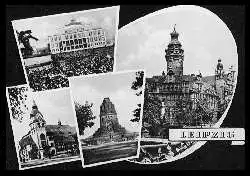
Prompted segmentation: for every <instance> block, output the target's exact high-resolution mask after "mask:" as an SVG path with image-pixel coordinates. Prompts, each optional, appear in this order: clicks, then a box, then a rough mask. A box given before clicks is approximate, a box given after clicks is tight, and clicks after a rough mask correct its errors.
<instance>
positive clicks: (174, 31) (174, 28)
mask: <svg viewBox="0 0 250 176" xmlns="http://www.w3.org/2000/svg"><path fill="white" fill-rule="evenodd" d="M175 27H176V24H174V32H176V30H175Z"/></svg>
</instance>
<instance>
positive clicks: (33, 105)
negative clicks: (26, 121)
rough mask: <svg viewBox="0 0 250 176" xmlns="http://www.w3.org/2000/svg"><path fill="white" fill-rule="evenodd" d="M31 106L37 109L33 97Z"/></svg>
mask: <svg viewBox="0 0 250 176" xmlns="http://www.w3.org/2000/svg"><path fill="white" fill-rule="evenodd" d="M32 108H33V109H35V108H36V109H37V105H36V102H35V100H34V99H33V105H32Z"/></svg>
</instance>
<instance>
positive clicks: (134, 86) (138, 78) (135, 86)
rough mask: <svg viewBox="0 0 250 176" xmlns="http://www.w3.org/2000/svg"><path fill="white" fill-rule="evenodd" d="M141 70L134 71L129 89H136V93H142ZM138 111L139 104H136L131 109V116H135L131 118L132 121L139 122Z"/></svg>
mask: <svg viewBox="0 0 250 176" xmlns="http://www.w3.org/2000/svg"><path fill="white" fill-rule="evenodd" d="M143 76H144V72H143V71H138V72H136V78H135V79H136V80H135V81H134V82H133V83H132V86H131V89H133V90H136V91H137V92H136V95H137V96H141V95H142V85H143ZM140 112H141V104H140V103H139V104H137V108H136V109H135V110H134V111H133V116H134V117H135V118H133V119H131V121H132V122H139V121H140Z"/></svg>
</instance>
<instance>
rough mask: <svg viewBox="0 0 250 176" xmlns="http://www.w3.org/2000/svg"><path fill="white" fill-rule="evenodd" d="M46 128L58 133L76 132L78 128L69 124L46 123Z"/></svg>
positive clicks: (50, 131) (48, 130)
mask: <svg viewBox="0 0 250 176" xmlns="http://www.w3.org/2000/svg"><path fill="white" fill-rule="evenodd" d="M45 130H46V131H47V132H49V133H55V134H56V135H60V134H76V128H75V127H72V126H69V125H46V126H45Z"/></svg>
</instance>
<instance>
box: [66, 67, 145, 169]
mask: <svg viewBox="0 0 250 176" xmlns="http://www.w3.org/2000/svg"><path fill="white" fill-rule="evenodd" d="M138 71H143V72H144V75H143V85H142V88H141V89H142V94H141V96H142V97H141V111H140V121H139V126H140V131H139V136H138V141H137V142H138V144H137V146H138V148H137V154H136V155H135V156H130V157H126V158H119V159H114V160H109V161H103V162H97V163H92V164H88V165H84V157H83V153H82V145H81V141H80V138H78V139H79V140H78V141H79V148H80V149H81V152H80V153H81V159H82V167H83V168H87V167H93V166H99V165H103V164H108V163H113V162H118V161H124V160H128V159H134V158H139V155H140V141H141V129H142V114H143V104H144V90H145V81H146V71H145V69H138V70H126V71H119V72H108V73H100V74H90V75H83V76H77V77H70V78H69V87H70V88H72V83H71V80H73V79H85V78H88V77H89V78H92V77H98V76H104V75H110V76H112V75H118V74H124V73H131V72H134V73H136V72H138ZM81 81H82V80H81ZM71 101H72V106H73V108H74V110H75V107H74V101H73V96H72V90H71ZM76 121H77V120H76ZM77 129H78V134H79V128H78V126H77ZM79 136H80V135H79Z"/></svg>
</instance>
